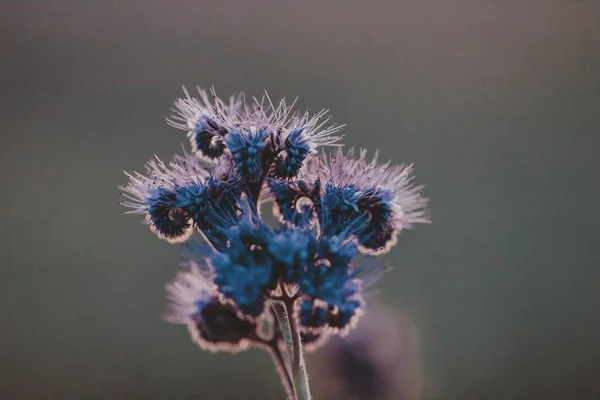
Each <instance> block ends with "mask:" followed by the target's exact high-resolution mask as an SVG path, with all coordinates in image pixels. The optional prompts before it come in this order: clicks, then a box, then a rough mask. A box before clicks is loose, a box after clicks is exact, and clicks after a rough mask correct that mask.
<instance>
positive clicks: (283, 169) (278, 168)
mask: <svg viewBox="0 0 600 400" xmlns="http://www.w3.org/2000/svg"><path fill="white" fill-rule="evenodd" d="M302 132H303V129H302V128H301V129H296V130H294V131H292V132H291V133H290V134H289V136H288V137H287V138H286V139H285V142H284V144H283V148H282V149H280V150H279V155H278V157H277V159H276V161H275V168H274V169H273V172H274V176H275V177H276V178H278V179H282V180H288V179H293V178H296V177H297V176H298V175H299V174H300V171H301V170H302V168H303V167H304V160H306V158H307V157H308V154H309V152H310V145H309V141H308V138H307V137H305V136H303V135H302Z"/></svg>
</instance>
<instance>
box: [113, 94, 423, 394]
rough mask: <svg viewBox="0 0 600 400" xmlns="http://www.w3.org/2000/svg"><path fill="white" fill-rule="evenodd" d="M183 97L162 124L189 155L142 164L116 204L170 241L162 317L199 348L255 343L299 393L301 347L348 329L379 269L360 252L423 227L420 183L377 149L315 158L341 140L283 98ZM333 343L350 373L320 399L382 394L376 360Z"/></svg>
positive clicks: (319, 118) (385, 246) (373, 251)
mask: <svg viewBox="0 0 600 400" xmlns="http://www.w3.org/2000/svg"><path fill="white" fill-rule="evenodd" d="M184 93H185V97H184V98H182V99H179V100H177V101H176V102H175V106H174V110H173V111H174V114H173V115H172V116H171V117H170V118H168V119H167V122H168V123H169V124H170V125H171V126H173V127H175V128H178V129H181V130H184V131H186V132H187V135H188V137H189V139H190V143H191V146H192V151H193V154H192V155H191V156H190V155H187V154H184V155H183V156H175V157H174V159H173V160H172V161H171V162H169V163H165V162H163V161H161V160H159V159H158V158H156V159H154V160H151V161H149V162H148V163H147V165H146V172H145V174H140V173H137V172H134V173H126V176H127V183H126V184H125V185H123V186H122V187H121V194H122V195H123V196H124V197H125V201H123V202H121V204H122V205H124V206H125V207H127V208H129V211H127V213H132V214H140V215H143V216H144V218H145V221H146V223H147V224H148V226H149V227H150V230H151V231H152V232H154V233H155V234H156V235H157V236H158V237H159V238H161V239H164V240H166V241H168V242H170V243H183V245H182V252H181V260H182V264H183V265H184V268H185V269H184V270H183V271H181V272H179V273H178V274H177V277H176V278H175V280H174V281H173V282H172V283H170V284H168V285H167V287H166V290H167V311H166V313H165V319H166V320H167V321H169V322H172V323H177V324H185V325H187V327H188V329H189V331H190V333H191V335H192V338H193V340H194V342H196V343H197V344H198V345H200V347H202V348H203V349H206V350H209V351H216V350H227V351H240V350H243V349H246V348H248V347H249V346H250V345H256V346H259V347H262V348H265V349H267V350H268V351H269V352H270V354H271V355H272V357H273V359H274V360H275V362H276V364H277V365H278V371H279V373H280V375H281V376H282V379H283V382H284V385H285V386H286V388H287V390H288V394H290V395H291V394H292V393H293V394H294V396H295V398H297V399H300V398H302V399H305V398H310V395H309V392H308V383H307V382H308V381H307V380H306V376H305V374H304V371H303V368H302V366H303V360H302V359H303V356H302V342H304V345H305V349H307V350H316V349H318V348H321V347H323V346H324V344H325V343H326V342H327V340H328V339H330V338H334V337H335V336H344V335H347V334H348V333H349V332H350V331H351V329H352V328H354V327H355V326H356V324H357V323H358V322H359V318H361V316H362V315H363V314H364V313H365V311H364V310H365V306H366V301H365V290H367V288H368V287H369V286H370V285H371V284H372V283H373V282H375V281H376V280H377V279H378V278H379V277H380V276H381V274H382V273H383V272H384V270H385V268H384V267H383V264H382V263H378V262H376V261H374V257H373V256H375V255H378V254H381V253H384V252H386V251H387V250H389V249H390V248H391V246H393V245H394V243H395V242H396V239H397V236H398V234H399V233H400V232H401V231H402V230H404V229H406V228H409V227H411V226H412V225H413V224H415V223H426V222H429V217H428V216H427V210H426V208H427V199H425V198H424V197H423V196H422V194H421V189H422V186H420V185H416V184H414V183H413V177H412V175H411V173H412V166H403V165H401V166H392V165H391V164H390V163H386V164H382V165H380V164H378V163H377V154H375V157H374V158H373V159H372V160H371V161H368V160H367V156H366V151H365V150H361V151H360V152H359V154H358V157H355V156H354V152H353V151H352V150H350V151H348V152H347V153H343V152H342V150H341V149H339V150H338V151H337V153H336V154H335V155H334V156H327V155H326V153H325V152H323V155H322V157H319V154H318V149H319V148H320V147H324V146H340V144H339V140H340V139H342V138H343V136H338V135H337V133H338V132H339V131H340V130H341V129H342V126H339V125H335V124H330V122H329V121H330V118H329V117H328V116H327V113H328V110H322V111H319V112H317V113H314V114H313V113H311V111H310V110H307V111H304V112H300V111H295V110H294V106H295V102H296V101H295V100H294V102H292V103H291V104H288V103H287V102H286V100H285V98H283V99H281V101H279V103H277V104H275V103H273V102H272V100H271V98H270V97H269V96H268V94H266V93H265V95H264V96H263V97H261V98H260V99H257V98H252V99H251V100H247V99H246V97H245V96H244V95H243V94H239V95H235V96H232V97H231V98H230V99H229V101H228V102H225V101H223V100H221V99H219V98H218V97H217V96H216V94H215V91H214V90H211V94H212V99H209V95H208V93H207V92H205V91H203V90H201V89H198V93H199V95H198V97H193V96H191V95H190V94H189V93H188V92H187V91H186V90H185V89H184ZM265 202H272V203H273V211H274V214H275V216H277V217H278V219H279V222H278V223H276V224H274V225H273V226H270V225H267V224H266V223H265V222H264V221H263V219H262V218H261V213H260V212H261V206H262V205H263V204H264V203H265ZM195 233H196V235H194V234H195ZM367 314H368V313H367ZM361 320H362V319H361ZM370 324H371V323H368V325H370ZM362 326H364V324H363V325H362ZM376 329H380V327H376ZM384 329H386V328H384ZM352 337H356V336H352ZM284 340H287V341H289V342H290V343H284ZM365 340H367V339H365ZM359 342H360V341H358V342H357V343H359ZM382 342H383V340H382ZM336 343H338V344H339V345H336V344H334V345H333V346H338V351H337V352H336V353H335V354H332V356H331V358H332V359H334V358H335V359H336V360H337V361H336V363H337V364H340V365H338V367H343V368H347V369H346V370H343V371H342V372H340V373H341V374H342V375H343V376H352V375H356V376H358V378H356V379H354V381H353V382H350V383H349V384H348V385H347V386H348V387H349V388H352V389H351V392H350V393H348V392H345V393H344V394H340V395H336V396H334V397H332V398H349V395H350V394H361V395H362V394H364V395H365V396H367V398H373V399H376V398H378V396H380V394H381V393H384V392H385V393H388V392H387V390H388V387H389V385H390V383H389V382H390V381H389V380H387V379H384V378H382V377H386V376H387V375H386V374H384V373H381V371H380V366H381V365H384V363H383V362H382V361H381V360H380V359H377V358H369V357H370V356H371V355H372V354H371V353H372V352H371V351H370V350H369V351H367V352H364V354H363V353H361V351H362V350H360V348H361V347H360V346H359V350H356V347H352V346H351V345H350V344H352V343H354V342H353V341H352V340H349V341H346V342H343V345H342V344H340V343H342V342H336ZM360 343H362V342H360ZM286 344H289V345H290V346H289V348H290V352H288V354H287V355H285V354H284V353H285V352H287V348H288V346H286ZM340 346H341V347H340ZM386 368H387V367H386ZM332 370H333V368H332ZM357 371H358V372H357ZM302 374H304V378H303V377H302ZM342 375H340V376H342ZM369 384H371V386H369ZM352 385H354V386H352ZM381 390H383V391H382V392H381ZM300 394H301V396H300ZM299 396H300V397H299Z"/></svg>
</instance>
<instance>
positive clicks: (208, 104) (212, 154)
mask: <svg viewBox="0 0 600 400" xmlns="http://www.w3.org/2000/svg"><path fill="white" fill-rule="evenodd" d="M183 91H184V93H185V98H181V99H178V100H177V101H176V102H175V105H174V108H173V113H174V114H173V116H171V117H170V118H168V119H167V123H168V124H169V125H171V126H173V127H174V128H177V129H181V130H184V131H187V132H188V133H187V136H188V137H189V139H190V143H191V145H192V150H193V151H194V152H200V153H201V154H202V155H203V156H206V157H208V158H213V159H214V158H218V157H220V156H221V155H222V154H223V153H224V151H225V144H224V143H223V136H225V135H226V134H227V132H228V129H227V128H226V127H225V126H226V125H227V122H228V121H229V120H230V118H233V117H234V116H235V115H236V114H237V113H240V112H242V110H243V107H244V105H243V102H242V96H241V94H239V95H234V96H231V97H230V98H229V103H228V104H226V103H224V102H223V101H222V100H220V99H219V98H218V97H216V94H215V92H214V90H211V92H212V95H213V100H212V101H211V100H210V99H209V95H208V93H207V92H206V91H204V90H202V89H200V88H198V94H199V97H198V98H196V97H192V96H191V95H190V93H189V92H188V91H187V90H186V89H185V88H183Z"/></svg>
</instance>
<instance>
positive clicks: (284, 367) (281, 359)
mask: <svg viewBox="0 0 600 400" xmlns="http://www.w3.org/2000/svg"><path fill="white" fill-rule="evenodd" d="M268 350H269V353H270V354H271V357H272V358H273V362H274V363H275V367H276V369H277V373H278V374H279V377H280V378H281V383H282V385H283V387H284V388H285V392H286V393H287V396H288V397H287V398H288V399H289V400H293V399H294V381H293V380H292V377H291V376H290V370H289V368H288V364H289V362H288V360H287V359H286V357H285V355H284V354H283V353H282V352H281V349H280V348H279V345H278V344H277V342H274V343H272V344H271V345H270V346H269V347H268Z"/></svg>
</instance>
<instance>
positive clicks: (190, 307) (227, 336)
mask: <svg viewBox="0 0 600 400" xmlns="http://www.w3.org/2000/svg"><path fill="white" fill-rule="evenodd" d="M166 292H167V309H166V311H165V314H164V319H165V320H166V321H168V322H171V323H173V324H183V325H187V327H188V330H189V332H190V334H191V336H192V340H193V341H194V342H195V343H196V344H198V345H199V346H200V347H201V348H203V349H204V350H209V351H213V352H214V351H217V350H228V351H241V350H245V349H247V348H248V347H249V346H250V344H251V342H252V341H253V340H256V338H257V333H256V330H257V325H256V323H254V322H250V321H246V320H242V319H240V318H239V317H238V316H237V314H236V309H235V308H234V307H232V306H230V305H225V304H222V303H220V302H219V300H218V298H217V297H216V296H214V295H213V294H212V292H211V289H210V282H209V281H208V280H207V279H206V277H204V276H203V275H202V274H201V273H200V271H199V270H197V269H195V268H191V269H189V270H186V271H182V272H179V273H178V274H177V277H176V278H175V280H174V281H173V282H171V283H169V284H167V285H166Z"/></svg>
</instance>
